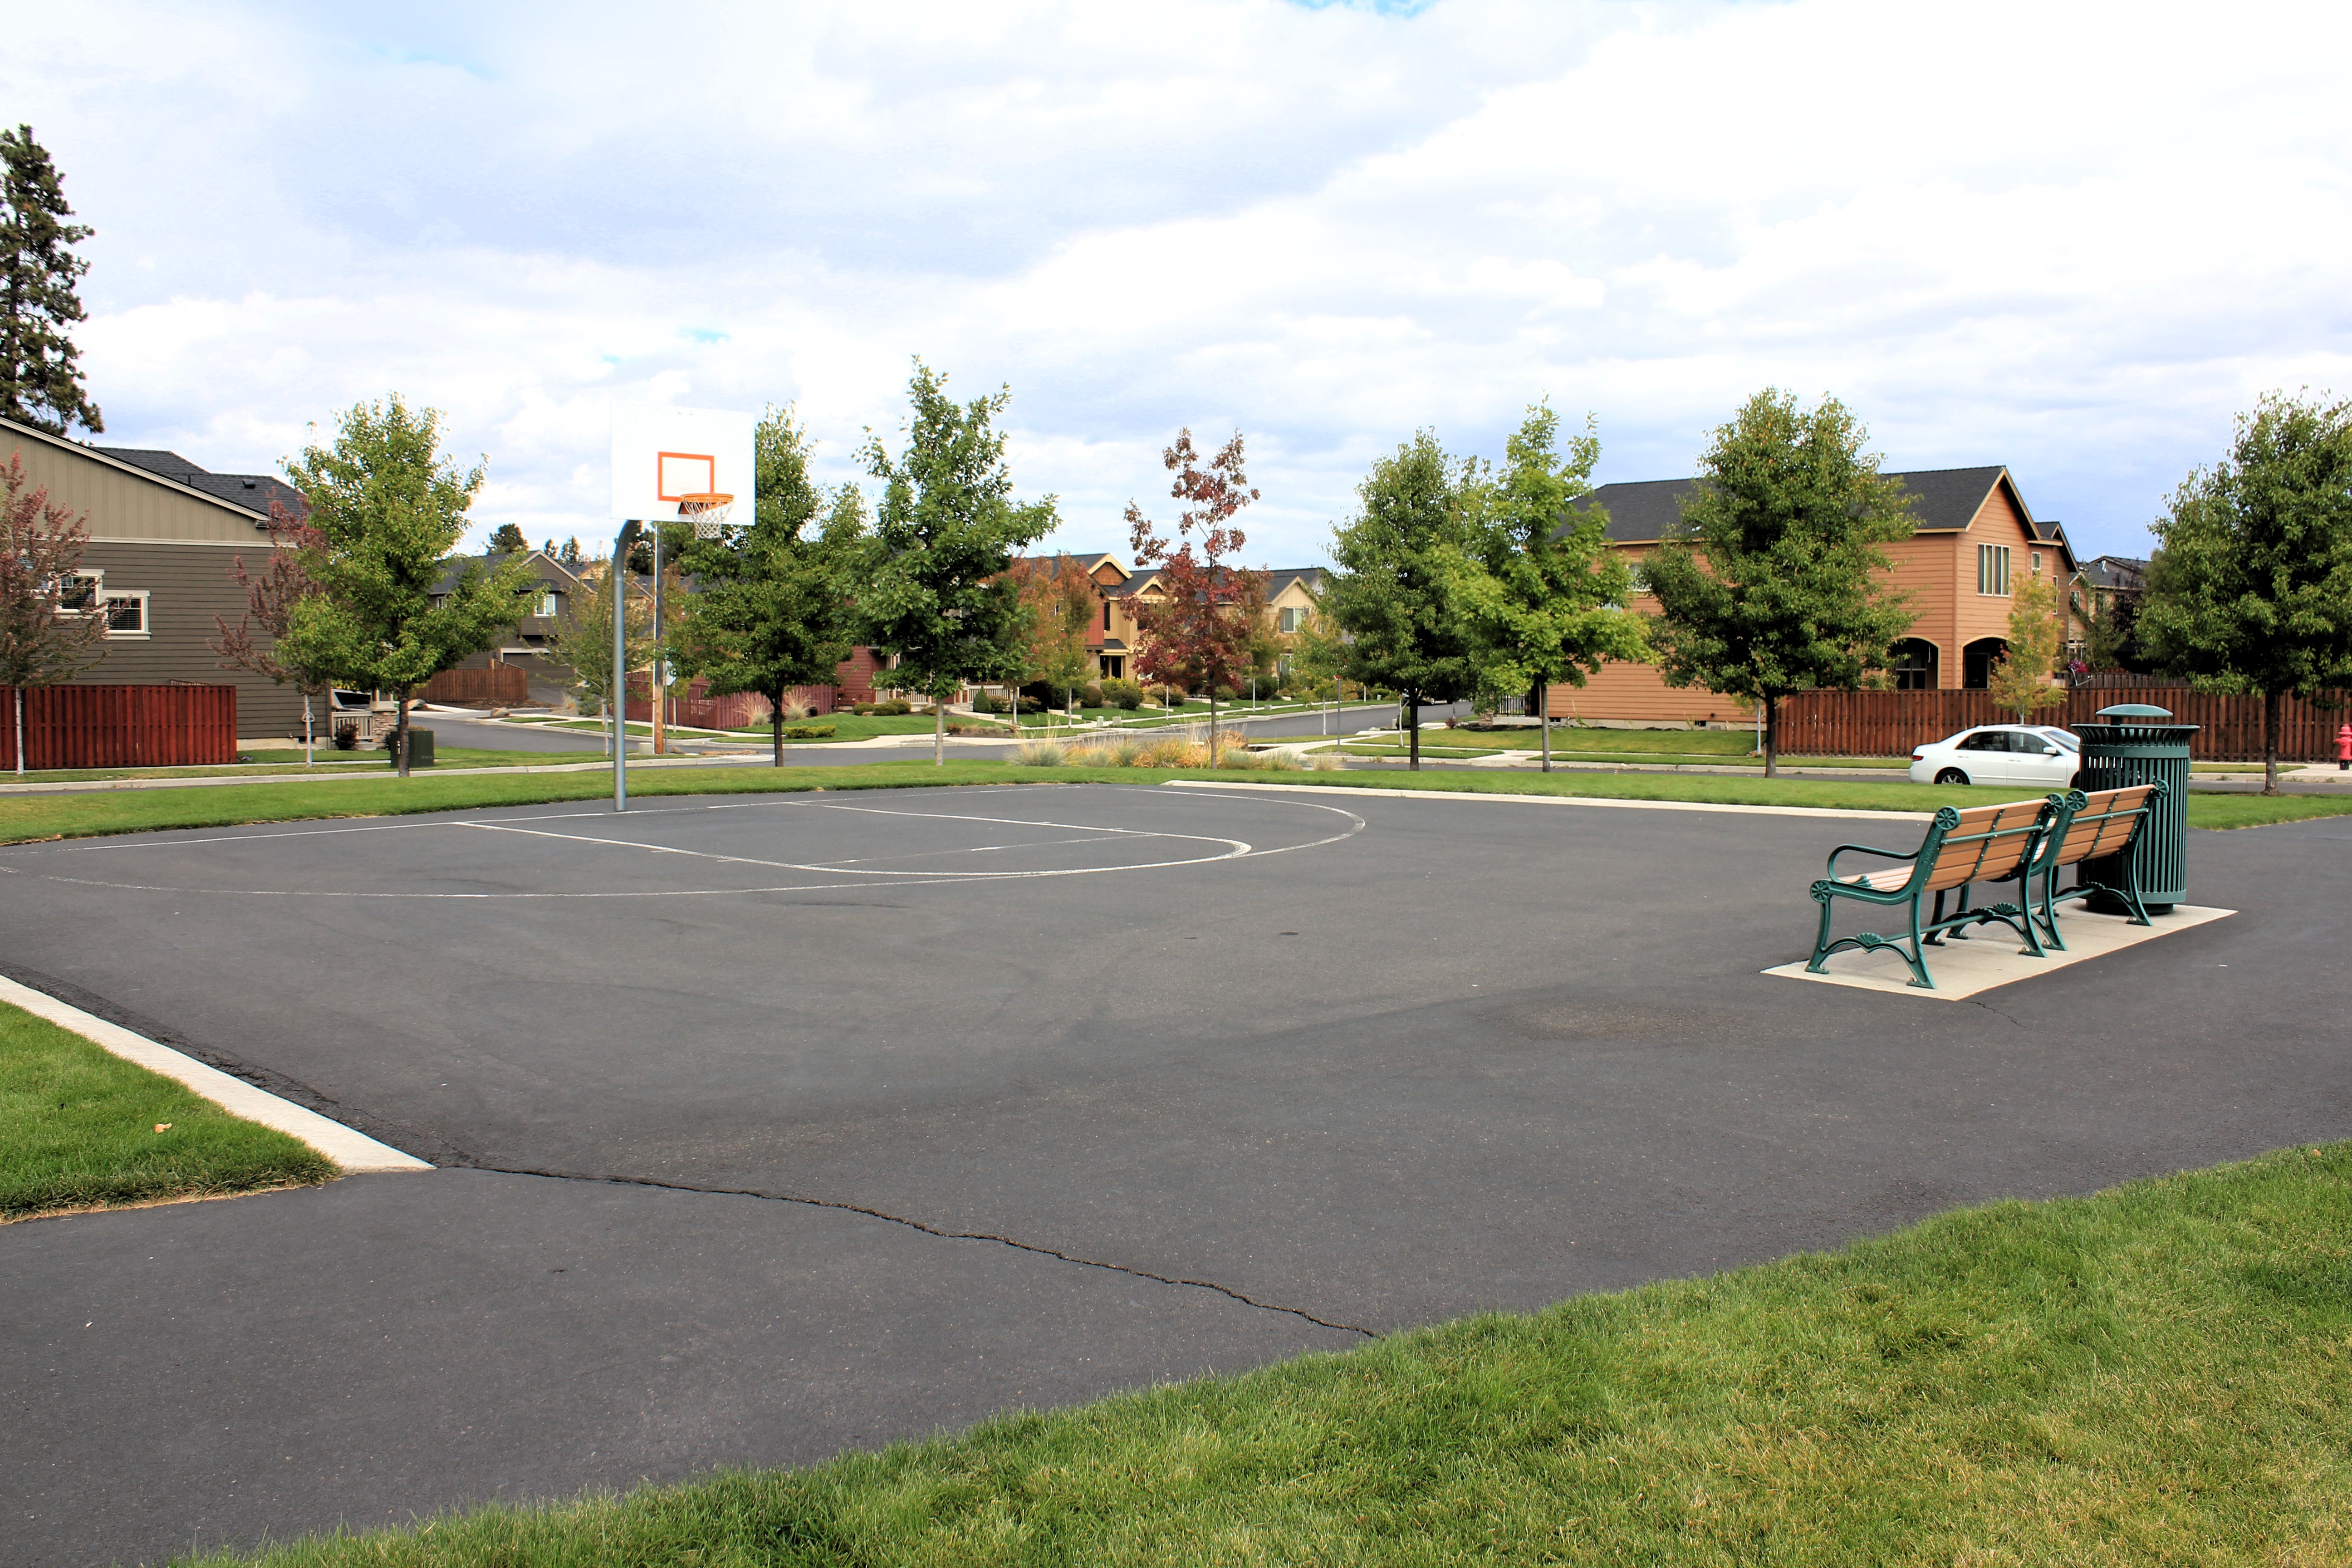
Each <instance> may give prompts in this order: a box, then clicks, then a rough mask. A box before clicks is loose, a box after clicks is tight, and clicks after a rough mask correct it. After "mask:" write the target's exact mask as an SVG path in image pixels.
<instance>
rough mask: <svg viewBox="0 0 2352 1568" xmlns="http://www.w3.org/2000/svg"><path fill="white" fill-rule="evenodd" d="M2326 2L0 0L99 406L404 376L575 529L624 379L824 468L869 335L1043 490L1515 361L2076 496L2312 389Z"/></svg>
mask: <svg viewBox="0 0 2352 1568" xmlns="http://www.w3.org/2000/svg"><path fill="white" fill-rule="evenodd" d="M2347 67H2352V7H2346V6H2343V5H2318V4H2309V5H2264V4H2260V3H2254V4H2245V3H2241V4H2239V5H2233V6H2229V7H2219V6H2214V5H2210V4H2209V5H2196V6H2186V5H2183V6H2169V5H2158V4H2135V5H2068V4H2065V3H2063V0H2034V3H2032V4H2020V5H2009V4H2000V3H1992V0H1974V3H1970V4H1967V5H1887V4H1885V3H1883V0H1880V3H1860V0H1785V3H1780V4H1760V3H1750V4H1700V3H1694V4H1671V3H1670V4H1656V5H1642V4H1623V3H1613V0H1592V3H1578V0H1534V3H1528V0H1433V3H1432V4H1427V5H1343V4H1333V5H1294V4H1285V3H1282V0H1164V3H1161V0H1123V3H1120V4H1108V3H1105V0H1085V3H1072V4H1051V3H1045V0H1038V3H1010V0H1008V3H1002V4H990V3H987V0H949V3H941V4H935V5H926V4H911V3H910V4H898V5H894V4H887V3H884V4H876V3H874V0H866V3H864V4H840V5H821V4H805V5H774V4H772V5H739V6H696V5H661V6H646V5H593V4H582V3H578V0H567V3H565V4H562V5H530V4H495V5H481V4H470V5H454V4H435V3H427V4H406V5H396V6H395V5H363V4H359V5H317V6H294V5H236V4H225V3H220V0H213V3H210V4H207V5H202V6H194V5H169V6H154V5H131V4H115V3H110V0H84V3H83V4H81V5H76V6H43V7H39V8H37V9H35V8H33V7H26V9H25V10H23V11H20V12H16V13H13V14H12V16H11V20H10V26H9V29H8V35H7V37H6V38H5V42H0V81H5V94H6V101H7V107H6V110H5V118H6V119H7V120H9V121H18V120H23V121H30V122H31V123H32V124H33V126H34V127H35V130H36V132H37V135H38V136H39V138H40V139H41V141H42V142H44V143H45V144H46V145H47V147H48V148H49V149H50V151H51V153H52V154H53V155H54V156H55V157H56V159H57V161H58V164H59V166H60V167H61V168H62V169H63V171H64V172H65V174H66V176H67V191H68V197H69V198H70V199H71V200H72V202H73V203H74V205H75V206H76V208H77V209H78V211H79V214H80V216H81V217H82V219H83V221H86V222H88V223H90V224H92V225H94V226H96V228H97V229H98V234H97V236H96V237H95V238H93V239H91V240H90V241H89V242H88V243H87V244H86V245H85V246H84V247H83V253H84V254H85V255H87V256H88V257H89V259H90V261H91V263H92V267H91V270H90V273H89V277H88V278H87V279H85V281H84V289H83V298H84V300H85V302H86V304H87V305H88V306H89V311H90V320H89V322H88V323H86V324H85V326H84V327H83V329H82V331H81V333H80V341H81V342H82V344H83V346H84V362H85V364H86V366H87V369H88V372H89V384H90V389H91V392H92V394H93V395H94V396H95V397H96V399H97V400H98V402H99V403H100V405H101V407H102V408H103V409H104V412H105V418H106V426H107V428H106V434H105V436H104V437H102V439H103V440H104V441H106V442H109V443H112V444H121V445H136V446H168V447H174V448H176V449H178V450H179V451H181V452H183V453H184V454H186V455H187V456H188V457H190V458H194V459H195V460H196V461H198V462H200V463H203V464H205V466H207V467H210V468H215V469H222V470H255V469H269V468H275V467H277V465H278V462H279V461H280V460H281V459H282V458H285V457H286V456H287V455H289V454H290V453H292V452H293V451H295V450H296V449H298V448H299V447H300V445H301V444H302V443H303V441H304V440H305V439H306V434H305V427H306V425H308V424H309V423H310V422H311V421H319V422H320V423H321V424H322V425H323V424H326V423H329V422H331V418H332V416H333V414H334V412H335V411H336V410H337V409H338V408H341V407H343V406H346V405H349V404H351V403H352V402H353V401H354V400H356V399H359V398H362V397H369V396H373V395H382V394H383V393H384V392H386V391H388V390H393V389H397V390H399V391H401V392H402V393H404V394H405V395H408V396H409V397H410V398H412V399H413V400H415V401H420V402H424V403H427V404H430V405H434V406H436V407H437V408H440V409H442V410H444V411H446V415H447V416H448V433H449V439H450V444H451V446H452V447H453V448H454V449H455V450H456V451H457V453H458V454H459V455H461V456H463V457H466V458H471V457H472V456H473V455H474V454H476V453H480V454H484V455H486V456H487V458H488V465H489V472H490V483H489V485H488V489H486V491H485V492H484V495H483V497H482V499H481V500H480V501H479V503H478V507H477V515H478V519H479V520H480V527H479V529H478V534H486V533H487V532H488V530H489V529H490V528H492V527H494V526H496V525H497V524H498V523H499V522H502V521H516V522H519V523H520V524H521V525H522V527H523V528H524V530H525V531H527V532H528V533H529V534H530V537H531V538H532V539H533V540H534V541H536V540H539V539H542V538H545V537H549V536H553V537H555V538H558V539H562V538H563V537H566V536H569V535H572V534H577V535H580V536H581V537H582V538H583V542H584V541H586V540H588V539H589V538H590V537H591V536H593V535H594V534H597V533H600V532H609V528H608V526H607V525H606V523H605V522H604V511H605V510H606V508H605V496H606V488H607V487H606V478H605V473H604V467H605V445H606V420H607V416H606V408H607V403H608V399H609V398H610V397H611V395H613V394H614V393H615V392H622V393H626V394H632V395H650V396H652V397H654V398H656V399H659V400H667V401H671V402H677V403H680V404H688V405H709V406H719V407H757V406H760V405H763V404H767V403H771V402H773V403H786V402H789V403H792V404H794V405H796V406H797V408H798V410H799V412H800V414H801V415H802V416H803V417H804V418H805V419H806V420H807V421H808V423H809V424H810V426H812V427H813V429H814V431H815V433H816V434H817V436H818V437H820V439H821V442H822V446H821V447H820V460H821V464H822V467H823V468H824V473H825V476H826V477H827V478H828V479H835V480H844V479H854V478H856V463H855V460H854V452H855V448H856V445H857V444H858V442H859V440H860V439H861V437H862V432H863V430H864V429H865V428H866V427H868V426H871V427H873V428H875V429H877V431H880V432H882V433H884V435H885V436H886V437H894V436H895V434H896V432H897V430H898V425H899V421H900V419H901V416H902V412H903V409H904V387H905V382H906V378H907V373H908V363H909V360H910V358H911V356H915V355H920V356H922V357H923V358H924V359H925V360H927V361H928V362H929V363H931V364H933V365H935V366H938V367H940V369H943V370H945V371H947V372H948V373H949V374H950V376H951V377H952V384H953V386H954V388H955V389H956V390H958V391H959V392H961V393H964V394H967V395H970V394H975V393H979V392H982V391H985V390H988V389H990V388H992V387H994V386H995V385H997V384H1000V383H1009V384H1011V386H1012V388H1013V406H1012V411H1011V416H1010V425H1009V427H1010V429H1011V431H1012V435H1013V472H1014V477H1015V479H1016V481H1017V483H1018V485H1019V487H1020V489H1022V491H1023V492H1024V494H1030V495H1034V494H1037V493H1041V492H1046V491H1051V492H1054V493H1055V494H1057V495H1058V496H1059V497H1060V501H1061V515H1062V517H1063V519H1064V526H1063V529H1062V531H1061V532H1060V534H1059V535H1058V536H1057V542H1060V543H1063V544H1066V545H1068V546H1070V547H1072V548H1086V547H1089V546H1094V547H1100V548H1106V549H1119V550H1123V548H1124V539H1123V537H1122V534H1123V530H1122V528H1121V526H1120V523H1119V512H1120V510H1121V508H1122V507H1123V506H1124V505H1125V503H1126V501H1127V500H1128V499H1129V497H1130V496H1133V497H1137V498H1139V499H1140V500H1143V501H1144V502H1145V504H1146V506H1147V508H1148V509H1150V508H1151V507H1152V506H1153V503H1154V502H1155V501H1156V500H1158V499H1159V498H1160V497H1161V496H1163V495H1164V493H1165V484H1166V481H1165V478H1164V476H1163V474H1162V472H1161V470H1160V466H1159V463H1158V461H1157V456H1158V453H1159V450H1160V447H1163V446H1164V445H1165V444H1166V443H1167V441H1168V440H1169V439H1170V437H1172V435H1173V434H1174V432H1175V430H1176V428H1177V427H1178V426H1182V425H1189V426H1192V428H1193V429H1194V430H1195V431H1197V432H1200V433H1202V434H1203V435H1204V436H1208V437H1222V436H1223V435H1224V434H1226V433H1228V432H1230V431H1231V430H1233V429H1234V428H1236V427H1238V428H1240V429H1242V430H1243V431H1244V432H1245V433H1246V434H1247V437H1248V440H1249V449H1250V452H1251V455H1252V464H1251V468H1252V478H1253V479H1255V481H1256V482H1257V484H1258V485H1259V487H1260V488H1261V489H1263V490H1264V492H1265V500H1263V501H1262V502H1261V503H1260V504H1259V506H1258V507H1256V508H1255V509H1254V513H1253V514H1252V515H1250V516H1248V517H1246V518H1245V519H1244V521H1247V522H1249V523H1250V525H1251V533H1252V539H1251V543H1250V546H1249V549H1248V551H1247V552H1246V553H1247V554H1248V555H1249V556H1250V557H1251V558H1253V559H1254V560H1255V559H1262V560H1263V561H1264V562H1265V563H1270V564H1275V565H1285V564H1301V563H1308V562H1312V561H1317V560H1321V559H1325V558H1326V545H1327V541H1328V528H1329V524H1330V523H1331V521H1334V520H1335V519H1340V518H1344V517H1345V516H1346V515H1347V514H1348V512H1349V509H1350V506H1351V504H1352V491H1353V487H1354V486H1355V484H1356V482H1357V480H1358V479H1360V477H1361V476H1362V474H1363V472H1364V469H1365V468H1366V466H1367V465H1368V463H1369V462H1370V460H1371V459H1372V458H1374V457H1375V456H1376V455H1377V454H1379V453H1380V452H1381V451H1383V450H1386V449H1389V448H1391V447H1394V446H1395V445H1396V444H1397V443H1398V442H1400V441H1402V440H1403V439H1405V438H1406V437H1409V436H1410V435H1411V433H1412V431H1413V430H1414V429H1415V428H1416V427H1419V426H1430V427H1433V428H1434V429H1435V430H1436V431H1437V433H1438V435H1439V437H1441V438H1442V439H1443V440H1444V442H1445V443H1446V444H1447V446H1448V447H1452V448H1454V449H1455V450H1457V451H1475V452H1481V453H1487V454H1499V451H1500V448H1501V444H1502V437H1503V435H1504V433H1505V432H1506V431H1507V429H1508V428H1509V427H1510V426H1512V425H1514V424H1515V423H1516V422H1517V417H1518V415H1519V412H1520V410H1521V409H1522V408H1523V407H1524V406H1525V405H1528V403H1530V402H1532V401H1534V400H1536V399H1537V398H1539V397H1544V396H1547V395H1548V396H1549V398H1550V399H1551V401H1552V403H1553V405H1555V406H1556V407H1558V408H1559V409H1560V410H1561V411H1562V412H1563V413H1565V414H1567V415H1568V416H1570V418H1571V419H1572V420H1577V419H1581V417H1582V416H1584V415H1585V414H1586V413H1588V412H1590V413H1591V415H1592V416H1595V417H1596V418H1597V420H1598V422H1599V429H1600V434H1601V443H1602V457H1601V471H1600V475H1599V477H1600V478H1601V479H1604V480H1606V479H1656V478H1665V477H1671V476H1675V475H1679V474H1683V473H1685V472H1688V471H1689V469H1690V467H1691V463H1692V459H1693V458H1694V455H1695V454H1696V452H1697V451H1698V450H1699V448H1700V447H1702V446H1703V445H1704V443H1705V441H1706V434H1707V432H1708V430H1709V429H1710V428H1711V427H1712V426H1715V425H1717V424H1719V423H1720V422H1722V421H1723V419H1725V418H1726V417H1727V415H1728V414H1729V412H1730V410H1731V409H1732V408H1733V407H1735V406H1736V405H1738V402H1739V401H1740V400H1741V399H1742V398H1743V397H1744V396H1746V395H1748V393H1750V392H1753V391H1754V390H1756V389H1757V388H1758V387H1760V386H1764V385H1767V384H1773V385H1781V386H1787V387H1790V388H1793V389H1795V390H1796V391H1798V392H1799V393H1800V394H1801V395H1804V396H1805V397H1807V398H1809V399H1810V398H1811V397H1814V396H1818V395H1822V394H1823V393H1832V394H1834V395H1837V396H1839V397H1841V398H1843V400H1844V401H1845V402H1846V403H1847V404H1848V405H1851V406H1852V407H1853V408H1854V409H1855V410H1856V411H1857V412H1858V413H1859V414H1860V415H1861V416H1862V417H1863V418H1864V421H1865V422H1866V423H1867V424H1868V426H1869V427H1870V429H1871V433H1872V437H1873V444H1874V447H1877V448H1878V449H1879V450H1881V451H1883V452H1884V454H1885V460H1886V463H1887V465H1888V466H1889V467H1890V468H1947V467H1956V466H1961V465H1973V464H1983V463H2006V464H2008V465H2009V466H2010V467H2011V469H2012V470H2013V471H2014V472H2015V474H2016V475H2017V477H2018V479H2019V481H2020V483H2021V486H2022V488H2023V490H2024V494H2025V496H2026V499H2027V501H2028V503H2029V504H2030V505H2031V506H2032V508H2033V509H2034V510H2035V512H2036V513H2037V515H2040V516H2042V517H2044V518H2057V519H2059V520H2061V521H2064V522H2065V523H2066V524H2067V527H2068V529H2069V531H2070V532H2071V533H2072V535H2073V537H2074V540H2075V542H2076V546H2077V549H2078V552H2080V553H2082V554H2084V555H2089V554H2095V553H2098V552H2106V551H2114V552H2128V553H2139V552H2143V551H2144V550H2145V547H2146V538H2147V535H2146V533H2145V524H2146V522H2147V519H2148V518H2149V517H2150V516H2151V515H2152V514H2153V513H2154V512H2155V510H2157V508H2158V505H2159V504H2160V502H2161V500H2162V498H2163V497H2164V495H2165V494H2166V493H2167V492H2168V490H2169V489H2170V488H2171V487H2172V485H2174V484H2175V483H2177V482H2178V481H2179V479H2180V478H2181V476H2182V475H2183V474H2184V473H2185V472H2186V471H2187V470H2188V469H2189V468H2190V467H2191V466H2193V465H2195V464H2197V463H2200V462H2203V461H2208V460H2210V458H2212V457H2214V456H2215V455H2217V454H2218V453H2219V452H2220V451H2221V448H2222V446H2223V444H2224V443H2225V442H2226V440H2227V438H2228V436H2229V430H2230V421H2231V415H2232V414H2233V412H2235V411H2236V410H2238V409H2241V408H2242V407H2245V406H2246V405H2249V404H2250V403H2251V402H2252V399H2253V398H2254V397H2255V396H2256V395H2258V394H2259V393H2260V392H2262V391H2263V390H2264V389H2266V388H2270V387H2274V386H2286V387H2296V386H2303V385H2310V386H2313V387H2333V388H2336V389H2339V390H2341V391H2344V392H2346V393H2352V374H2346V364H2347V353H2352V330H2347V329H2352V286H2347V285H2352V181H2347V174H2352V92H2347V90H2346V89H2345V86H2344V83H2345V81H2346V80H2347Z"/></svg>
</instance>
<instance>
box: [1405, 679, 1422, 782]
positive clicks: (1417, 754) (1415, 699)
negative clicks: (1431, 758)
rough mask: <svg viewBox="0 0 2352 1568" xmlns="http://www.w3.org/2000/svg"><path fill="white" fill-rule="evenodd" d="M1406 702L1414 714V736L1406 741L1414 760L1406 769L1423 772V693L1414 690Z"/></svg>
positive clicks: (1408, 708) (1408, 751)
mask: <svg viewBox="0 0 2352 1568" xmlns="http://www.w3.org/2000/svg"><path fill="white" fill-rule="evenodd" d="M1405 704H1406V708H1407V710H1408V711H1410V712H1411V714H1412V725H1411V733H1412V740H1411V741H1409V742H1407V743H1406V747H1405V750H1406V752H1407V753H1408V754H1409V755H1410V756H1411V757H1412V761H1411V762H1410V763H1407V764H1406V768H1405V771H1406V772H1407V773H1419V772H1421V693H1420V692H1418V691H1416V692H1413V693H1412V695H1411V696H1410V697H1408V698H1406V700H1405Z"/></svg>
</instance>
